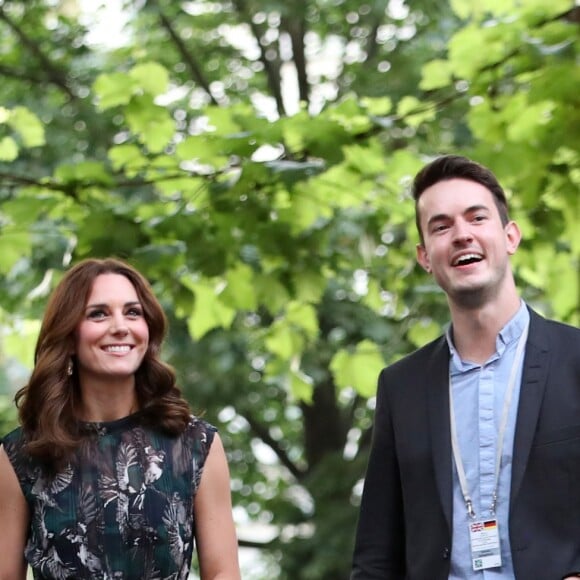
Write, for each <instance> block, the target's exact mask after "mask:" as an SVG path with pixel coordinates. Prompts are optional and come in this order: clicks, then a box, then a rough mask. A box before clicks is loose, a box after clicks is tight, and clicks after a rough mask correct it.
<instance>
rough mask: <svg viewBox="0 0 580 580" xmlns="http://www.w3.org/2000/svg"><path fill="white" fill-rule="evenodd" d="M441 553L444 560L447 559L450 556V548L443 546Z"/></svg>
mask: <svg viewBox="0 0 580 580" xmlns="http://www.w3.org/2000/svg"><path fill="white" fill-rule="evenodd" d="M441 555H442V556H443V559H444V560H447V559H448V558H449V548H443V552H442V553H441Z"/></svg>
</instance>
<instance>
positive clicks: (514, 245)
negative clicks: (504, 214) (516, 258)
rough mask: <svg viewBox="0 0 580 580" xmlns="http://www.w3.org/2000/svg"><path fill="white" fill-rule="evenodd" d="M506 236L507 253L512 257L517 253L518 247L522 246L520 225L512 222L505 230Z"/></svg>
mask: <svg viewBox="0 0 580 580" xmlns="http://www.w3.org/2000/svg"><path fill="white" fill-rule="evenodd" d="M504 231H505V235H506V246H507V252H508V254H509V255H510V256H512V255H513V254H515V253H516V250H517V249H518V246H519V245H520V241H521V239H522V232H521V231H520V228H519V227H518V224H516V222H514V221H510V222H508V223H507V225H506V226H505V228H504Z"/></svg>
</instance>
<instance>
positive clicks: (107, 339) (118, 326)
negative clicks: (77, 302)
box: [74, 274, 149, 386]
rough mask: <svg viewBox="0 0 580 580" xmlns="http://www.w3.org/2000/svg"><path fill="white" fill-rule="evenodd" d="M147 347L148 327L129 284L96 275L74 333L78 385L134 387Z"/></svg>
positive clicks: (118, 278)
mask: <svg viewBox="0 0 580 580" xmlns="http://www.w3.org/2000/svg"><path fill="white" fill-rule="evenodd" d="M148 346H149V327H148V326H147V322H146V320H145V318H144V314H143V306H142V305H141V303H140V302H139V298H138V296H137V292H136V290H135V287H134V286H133V284H132V283H131V281H130V280H129V279H128V278H126V277H125V276H122V275H120V274H101V275H99V276H97V278H95V281H94V282H93V287H92V289H91V292H90V295H89V299H88V301H87V304H86V306H85V311H84V313H83V317H82V319H81V322H80V323H79V325H78V327H77V332H76V351H75V353H74V354H76V358H77V371H78V374H79V380H80V383H81V385H82V386H86V385H88V384H90V383H102V382H116V383H118V382H124V381H128V382H129V383H131V384H133V383H134V375H135V372H136V371H137V369H138V368H139V367H140V365H141V362H142V361H143V357H144V356H145V353H146V352H147V348H148Z"/></svg>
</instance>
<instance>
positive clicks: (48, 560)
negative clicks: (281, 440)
mask: <svg viewBox="0 0 580 580" xmlns="http://www.w3.org/2000/svg"><path fill="white" fill-rule="evenodd" d="M83 428H84V429H85V430H86V431H87V433H88V435H87V439H86V443H85V444H84V445H83V446H82V448H81V449H80V450H79V451H78V453H77V456H76V461H73V462H71V464H70V465H69V466H67V467H66V468H65V469H63V470H61V471H60V472H59V473H58V474H57V475H56V476H55V477H53V478H49V477H47V474H46V473H45V472H44V471H43V469H42V468H41V466H40V465H39V464H38V463H36V462H33V461H31V460H30V458H29V457H28V456H27V455H26V454H24V453H23V450H22V444H23V439H22V430H21V429H20V428H19V429H16V430H15V431H12V432H11V433H9V434H8V435H7V436H6V437H5V438H4V439H3V441H2V443H3V445H4V446H5V449H6V453H7V455H8V457H9V459H10V461H11V463H12V465H13V467H14V470H15V472H16V474H17V476H18V480H19V481H20V485H21V487H22V490H23V492H24V496H25V497H26V501H27V502H28V505H29V507H30V513H31V523H30V532H29V537H28V543H27V545H26V550H25V556H26V560H27V562H28V563H29V565H30V567H31V568H32V570H33V573H34V578H36V579H43V580H44V579H46V580H49V579H50V580H53V579H54V580H61V579H62V580H64V579H69V578H74V579H76V580H79V579H95V580H96V579H98V580H105V579H107V580H108V579H110V580H113V579H118V580H145V579H151V580H153V579H156V580H157V579H158V580H162V579H172V580H173V579H186V578H187V577H188V575H189V570H190V566H191V559H192V553H193V542H194V535H195V522H194V518H193V500H194V497H195V494H196V491H197V489H198V486H199V483H200V479H201V474H202V471H203V466H204V463H205V460H206V458H207V454H208V452H209V449H210V446H211V443H212V441H213V436H214V433H215V431H216V429H215V428H214V427H213V426H211V425H210V424H209V423H206V422H205V421H203V420H200V419H197V418H195V417H192V418H191V420H190V422H189V425H188V426H187V429H186V430H185V432H184V433H183V434H182V435H180V436H178V437H172V436H168V435H166V434H163V433H161V432H158V431H155V430H152V429H151V428H149V427H144V426H142V425H141V424H140V421H139V414H138V413H137V414H135V415H131V416H129V417H125V418H124V419H119V420H118V421H112V422H109V423H85V424H83Z"/></svg>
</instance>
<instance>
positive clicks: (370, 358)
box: [330, 340, 385, 397]
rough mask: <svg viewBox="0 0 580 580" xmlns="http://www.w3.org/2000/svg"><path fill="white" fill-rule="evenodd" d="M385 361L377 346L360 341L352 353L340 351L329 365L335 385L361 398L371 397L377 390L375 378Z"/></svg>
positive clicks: (367, 341) (369, 342)
mask: <svg viewBox="0 0 580 580" xmlns="http://www.w3.org/2000/svg"><path fill="white" fill-rule="evenodd" d="M384 366H385V361H384V359H383V357H382V355H381V352H380V350H379V348H378V346H377V345H376V344H375V343H373V342H371V341H370V340H363V341H361V342H360V343H359V344H358V345H357V346H356V348H355V349H354V350H353V351H349V350H346V349H345V350H340V351H338V352H337V353H336V355H335V356H334V357H333V359H332V362H331V363H330V369H331V370H332V372H333V374H334V377H335V381H336V384H337V385H338V386H339V387H340V388H342V389H345V388H352V389H354V390H355V391H357V392H358V393H359V394H360V395H361V396H363V397H372V396H373V395H374V394H375V392H376V388H377V377H378V375H379V372H380V371H381V369H382V368H383V367H384Z"/></svg>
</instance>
